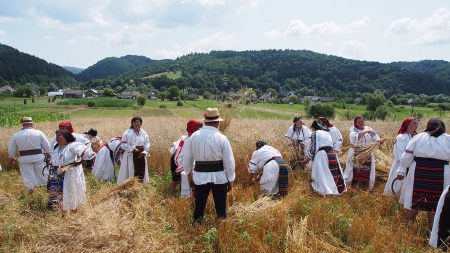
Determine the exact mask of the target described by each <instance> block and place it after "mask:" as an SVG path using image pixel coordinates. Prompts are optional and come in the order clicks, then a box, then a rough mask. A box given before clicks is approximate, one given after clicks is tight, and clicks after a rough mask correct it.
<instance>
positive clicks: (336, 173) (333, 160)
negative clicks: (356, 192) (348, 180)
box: [327, 151, 347, 194]
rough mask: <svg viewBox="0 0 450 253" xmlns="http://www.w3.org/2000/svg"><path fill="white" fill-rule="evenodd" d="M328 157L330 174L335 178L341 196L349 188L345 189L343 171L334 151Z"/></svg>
mask: <svg viewBox="0 0 450 253" xmlns="http://www.w3.org/2000/svg"><path fill="white" fill-rule="evenodd" d="M327 156H328V167H329V168H330V172H331V175H332V176H333V179H334V183H335V184H336V188H337V190H338V192H339V194H341V193H342V192H344V191H345V190H347V188H346V187H345V182H344V177H343V176H342V172H341V169H340V168H339V161H338V159H337V156H336V153H334V151H330V152H328V153H327Z"/></svg>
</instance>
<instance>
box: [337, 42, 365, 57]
mask: <svg viewBox="0 0 450 253" xmlns="http://www.w3.org/2000/svg"><path fill="white" fill-rule="evenodd" d="M368 50H369V47H368V46H367V45H366V44H364V43H363V42H361V41H359V40H355V39H354V40H347V41H343V42H342V46H341V48H339V50H338V55H340V56H342V57H344V58H350V59H362V58H363V56H364V54H366V53H367V51H368Z"/></svg>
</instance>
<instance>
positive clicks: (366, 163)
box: [352, 150, 372, 188]
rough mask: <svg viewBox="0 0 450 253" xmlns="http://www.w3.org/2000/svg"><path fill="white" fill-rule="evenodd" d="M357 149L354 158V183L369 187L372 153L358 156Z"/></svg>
mask: <svg viewBox="0 0 450 253" xmlns="http://www.w3.org/2000/svg"><path fill="white" fill-rule="evenodd" d="M357 156H358V153H357V152H356V150H355V155H354V159H353V180H352V185H360V186H364V187H367V188H369V182H370V172H371V170H372V155H369V156H367V157H364V158H357Z"/></svg>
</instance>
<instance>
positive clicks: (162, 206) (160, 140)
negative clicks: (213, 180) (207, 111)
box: [0, 111, 437, 252]
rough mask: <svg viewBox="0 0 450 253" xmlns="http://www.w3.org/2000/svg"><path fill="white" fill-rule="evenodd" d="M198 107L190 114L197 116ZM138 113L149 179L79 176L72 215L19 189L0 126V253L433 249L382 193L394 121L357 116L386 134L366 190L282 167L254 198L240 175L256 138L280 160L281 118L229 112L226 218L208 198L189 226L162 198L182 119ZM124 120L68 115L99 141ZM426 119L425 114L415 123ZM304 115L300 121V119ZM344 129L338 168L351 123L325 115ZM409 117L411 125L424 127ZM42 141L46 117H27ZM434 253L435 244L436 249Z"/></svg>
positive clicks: (421, 228)
mask: <svg viewBox="0 0 450 253" xmlns="http://www.w3.org/2000/svg"><path fill="white" fill-rule="evenodd" d="M202 114H203V112H201V111H199V114H198V115H199V117H198V119H201V115H202ZM140 116H141V117H142V118H143V125H142V128H143V129H144V130H146V131H147V132H148V134H149V136H150V143H151V146H150V153H151V156H150V157H149V158H148V162H149V166H150V169H149V170H150V171H151V176H150V183H149V184H147V185H143V184H140V183H138V182H137V181H136V180H134V179H132V180H128V181H126V182H125V183H124V184H122V185H116V184H114V183H108V182H103V181H101V180H98V179H96V178H95V177H94V176H93V175H92V174H90V173H88V172H87V173H86V179H87V196H88V200H87V204H86V205H84V206H81V207H79V208H78V210H77V212H70V213H63V212H61V211H48V210H47V209H46V201H47V194H46V189H45V188H44V187H42V188H39V189H36V190H35V191H34V192H32V193H29V192H27V191H25V190H24V189H23V185H22V181H21V178H20V174H19V173H18V170H17V165H9V164H8V163H7V162H8V157H7V145H8V142H9V138H10V136H11V135H12V134H13V133H14V132H16V131H18V130H19V129H20V128H19V126H17V127H13V128H2V129H1V131H2V135H1V137H0V139H1V142H0V143H1V144H0V162H1V165H2V167H3V170H4V171H3V172H0V226H1V230H0V252H435V251H436V250H435V249H433V248H431V247H429V246H428V236H429V231H428V230H427V221H426V215H425V214H424V213H420V214H419V216H418V220H417V222H416V223H414V224H413V225H410V226H407V224H406V218H405V217H406V215H405V210H404V209H403V207H402V206H400V205H399V204H398V202H397V201H396V199H395V198H393V197H388V196H384V195H382V192H383V189H384V184H385V182H386V179H387V176H388V173H389V170H390V166H391V162H392V159H393V155H392V146H393V143H394V140H395V136H396V131H397V129H398V127H399V126H400V122H381V121H380V122H366V124H367V125H369V126H371V127H372V128H373V129H375V131H376V132H377V133H378V134H379V135H380V136H381V137H382V138H384V139H385V140H386V141H385V143H384V144H383V145H381V146H380V148H379V150H377V152H376V158H377V164H376V173H377V177H376V184H375V187H374V189H373V190H372V191H371V192H365V191H361V190H355V189H350V190H349V191H348V192H346V193H344V194H343V195H342V196H339V197H334V196H325V197H322V196H319V195H317V194H315V193H314V192H313V191H312V190H311V187H310V183H309V182H310V181H309V180H310V171H297V170H295V171H290V175H289V191H288V196H287V197H285V198H284V199H281V200H272V199H269V198H267V197H261V195H260V193H259V185H258V183H256V182H254V181H250V180H248V176H247V165H248V161H249V160H250V157H251V154H252V152H253V151H254V146H255V145H254V144H255V142H256V141H257V140H264V141H266V142H267V143H268V144H269V145H271V146H273V147H275V148H277V149H278V150H280V151H281V153H282V154H283V157H285V158H286V157H288V156H289V154H290V150H289V148H288V147H287V145H286V143H285V138H284V135H285V133H286V132H287V129H288V127H289V126H290V125H291V124H292V123H291V122H290V121H281V120H256V119H236V118H234V119H233V120H232V121H230V122H228V126H227V128H226V131H225V132H224V134H225V135H226V136H227V137H228V138H229V139H230V141H231V145H232V148H233V152H234V156H235V161H236V181H235V184H234V188H233V190H232V191H231V192H230V193H229V195H228V199H227V204H228V217H227V218H226V219H224V220H217V219H216V215H215V211H214V206H213V201H212V198H210V199H209V200H208V204H207V207H206V215H205V218H204V220H203V222H202V223H201V224H195V225H193V224H192V211H193V202H192V200H191V199H180V198H177V197H174V198H166V196H165V195H166V193H167V188H168V186H169V183H170V180H171V179H170V175H169V174H168V173H167V172H168V171H169V170H170V169H169V164H170V163H169V159H170V153H169V149H170V148H171V146H172V142H174V141H176V140H177V139H178V138H180V136H181V135H182V134H185V128H186V123H187V121H188V120H189V119H187V118H183V117H178V116H172V117H146V116H145V115H140ZM130 120H131V117H130V119H115V118H109V119H104V118H102V119H94V118H90V119H73V120H71V121H72V123H73V126H74V129H75V132H77V133H82V132H84V131H86V130H87V129H89V128H91V127H94V128H96V129H97V130H98V133H99V136H100V137H101V138H102V139H103V140H104V141H106V140H107V139H108V138H110V137H114V136H122V134H123V132H124V131H125V130H126V129H127V128H129V127H130ZM425 121H426V120H425ZM311 122H312V121H311V120H306V124H307V125H310V124H311ZM332 123H333V124H334V125H335V126H337V127H338V128H339V129H340V130H341V132H342V135H343V136H344V144H343V154H341V155H340V156H339V158H340V162H341V164H342V166H343V168H345V159H346V155H347V150H348V148H349V143H348V134H349V133H348V129H349V128H350V126H351V125H352V124H353V122H351V121H341V120H335V121H332ZM424 124H425V123H424V122H421V123H420V124H419V128H418V131H420V132H421V131H423V129H424V128H425V126H424ZM35 128H36V129H39V130H42V131H43V132H44V133H45V134H46V135H47V137H48V138H49V139H50V138H52V137H53V134H54V130H56V129H57V123H56V122H47V123H36V124H35ZM436 252H437V251H436Z"/></svg>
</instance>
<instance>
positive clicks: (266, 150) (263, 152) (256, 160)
mask: <svg viewBox="0 0 450 253" xmlns="http://www.w3.org/2000/svg"><path fill="white" fill-rule="evenodd" d="M274 156H279V157H281V153H280V151H278V150H276V149H275V148H273V147H272V146H269V145H264V146H262V147H261V148H260V149H258V150H256V151H255V152H253V154H252V159H251V160H250V163H249V164H248V171H249V172H250V173H253V174H255V173H258V171H259V170H260V169H262V168H263V167H264V165H265V163H266V162H267V161H268V160H269V159H271V158H272V157H274Z"/></svg>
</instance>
